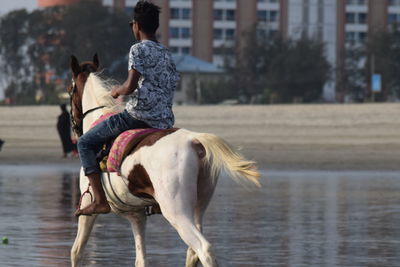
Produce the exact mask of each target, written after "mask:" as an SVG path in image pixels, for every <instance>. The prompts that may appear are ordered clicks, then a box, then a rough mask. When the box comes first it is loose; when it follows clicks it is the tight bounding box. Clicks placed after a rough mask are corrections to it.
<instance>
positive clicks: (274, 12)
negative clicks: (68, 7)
mask: <svg viewBox="0 0 400 267" xmlns="http://www.w3.org/2000/svg"><path fill="white" fill-rule="evenodd" d="M78 1H79V0H38V4H39V6H48V5H51V4H52V5H54V4H70V3H75V2H78ZM102 1H103V4H104V5H106V6H112V7H115V8H119V9H123V10H125V11H126V12H127V13H129V14H132V13H133V7H134V6H135V5H136V3H137V2H138V0H102ZM152 2H154V3H156V4H157V5H159V6H160V7H161V8H162V12H161V17H160V28H159V32H158V34H159V38H160V41H161V42H162V43H163V44H164V45H166V46H168V47H169V48H170V49H171V51H172V52H174V53H175V54H178V55H192V56H193V57H196V58H199V59H201V60H203V61H207V62H210V63H213V64H214V65H216V66H221V65H222V64H223V57H222V55H221V54H222V52H221V51H222V49H221V47H224V46H225V47H227V46H228V47H229V46H230V47H232V46H237V47H240V46H241V40H243V38H241V37H242V34H243V32H245V31H246V30H248V29H249V28H250V27H251V26H252V25H255V24H256V23H258V27H259V29H262V30H265V31H266V32H267V33H270V34H275V33H277V32H280V33H281V34H282V36H284V37H285V38H292V39H297V38H300V37H301V36H304V35H307V36H309V37H313V38H318V39H320V40H322V41H323V42H324V43H325V44H326V57H327V59H328V60H329V62H330V63H331V65H332V66H333V68H334V69H335V70H336V72H335V73H334V77H333V80H332V82H329V83H327V84H326V85H325V87H324V91H323V92H324V93H323V96H324V99H325V100H327V101H339V102H342V101H344V97H345V93H344V91H343V88H342V86H341V83H340V80H341V77H340V75H341V69H342V68H343V67H344V60H345V51H346V46H347V45H348V44H357V43H363V42H365V40H366V39H367V38H368V35H369V34H371V33H373V32H375V31H378V30H386V29H388V25H390V24H392V23H400V0H201V1H200V0H152Z"/></svg>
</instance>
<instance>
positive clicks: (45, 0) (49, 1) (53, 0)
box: [37, 0, 80, 7]
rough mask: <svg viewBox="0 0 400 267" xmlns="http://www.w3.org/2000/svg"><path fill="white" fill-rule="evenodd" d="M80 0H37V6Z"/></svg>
mask: <svg viewBox="0 0 400 267" xmlns="http://www.w3.org/2000/svg"><path fill="white" fill-rule="evenodd" d="M79 1H80V0H38V1H37V5H38V7H50V6H64V5H71V4H75V3H78V2H79Z"/></svg>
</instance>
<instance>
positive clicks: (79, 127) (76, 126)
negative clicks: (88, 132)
mask: <svg viewBox="0 0 400 267" xmlns="http://www.w3.org/2000/svg"><path fill="white" fill-rule="evenodd" d="M71 87H72V88H71V90H67V91H68V94H69V99H70V106H71V109H70V117H71V124H72V130H73V131H74V132H75V134H76V135H77V136H78V137H79V136H81V135H83V119H84V118H85V117H86V116H87V115H88V114H89V113H91V112H93V111H95V110H98V109H101V108H104V107H105V106H98V107H95V108H91V109H89V110H87V111H85V113H83V114H82V103H81V105H78V104H76V103H75V101H74V99H75V98H76V97H75V96H76V93H77V91H78V88H77V86H76V83H75V80H74V78H72V85H71ZM81 101H82V99H81V100H80V102H81ZM74 110H76V111H77V113H78V114H79V115H78V118H75V116H74ZM77 119H78V120H79V122H77V121H76V120H77Z"/></svg>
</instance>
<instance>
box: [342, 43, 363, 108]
mask: <svg viewBox="0 0 400 267" xmlns="http://www.w3.org/2000/svg"><path fill="white" fill-rule="evenodd" d="M365 62H366V49H365V46H364V45H360V44H353V45H352V46H348V47H347V49H346V57H345V64H344V69H343V73H342V75H341V79H342V86H343V88H344V93H345V95H346V96H348V97H350V98H351V100H352V101H355V102H364V101H365V99H366V98H367V96H368V90H367V89H368V86H367V72H366V69H365Z"/></svg>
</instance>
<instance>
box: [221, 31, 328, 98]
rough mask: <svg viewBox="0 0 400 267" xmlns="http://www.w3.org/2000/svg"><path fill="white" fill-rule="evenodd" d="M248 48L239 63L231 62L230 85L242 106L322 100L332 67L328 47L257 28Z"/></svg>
mask: <svg viewBox="0 0 400 267" xmlns="http://www.w3.org/2000/svg"><path fill="white" fill-rule="evenodd" d="M244 38H245V43H246V44H247V45H246V46H245V47H244V48H243V49H242V50H241V51H240V52H239V53H237V56H236V58H235V60H231V61H228V62H229V63H230V64H228V66H227V70H228V74H229V76H230V79H229V82H230V84H231V85H232V89H233V90H234V91H236V92H237V93H238V95H239V96H242V99H243V100H242V102H244V103H255V102H256V101H259V99H260V96H261V95H264V101H265V102H268V99H271V98H274V99H275V101H278V102H286V103H287V102H293V101H295V100H300V101H302V102H313V101H318V100H319V99H321V96H322V89H323V86H324V84H325V83H326V82H327V81H328V80H329V79H330V72H331V66H330V64H329V63H328V61H327V59H326V58H325V55H324V44H323V43H322V42H320V41H318V40H314V39H309V38H306V37H303V38H302V39H300V40H290V39H283V38H282V37H281V36H279V35H276V36H269V35H266V34H264V33H263V32H261V31H257V28H254V29H253V30H252V31H250V32H248V33H247V34H246V36H245V37H244Z"/></svg>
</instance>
